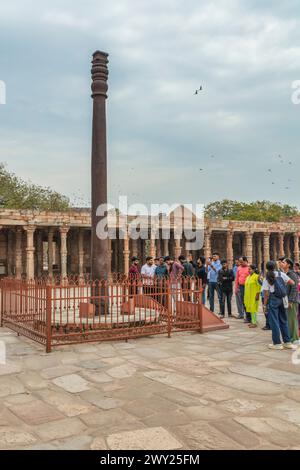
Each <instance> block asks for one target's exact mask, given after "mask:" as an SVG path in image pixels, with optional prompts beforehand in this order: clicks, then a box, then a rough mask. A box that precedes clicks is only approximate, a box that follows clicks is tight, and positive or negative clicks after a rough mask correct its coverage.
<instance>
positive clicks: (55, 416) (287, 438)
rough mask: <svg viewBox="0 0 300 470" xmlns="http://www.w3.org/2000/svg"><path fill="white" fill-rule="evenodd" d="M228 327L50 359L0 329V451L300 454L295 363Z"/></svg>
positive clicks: (262, 335)
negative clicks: (3, 345)
mask: <svg viewBox="0 0 300 470" xmlns="http://www.w3.org/2000/svg"><path fill="white" fill-rule="evenodd" d="M259 318H260V321H262V322H263V317H259ZM229 323H230V329H228V330H226V331H221V332H218V331H217V332H213V333H207V334H205V335H200V334H198V333H196V332H181V333H178V334H174V335H173V336H172V337H171V338H169V339H168V338H167V337H166V336H164V335H161V336H155V337H147V338H140V339H137V340H131V341H129V342H128V343H126V342H118V343H116V342H112V343H93V344H78V345H73V346H63V347H61V348H57V349H54V350H53V352H52V353H51V354H46V353H45V351H44V349H43V348H42V347H41V346H40V345H38V344H35V343H34V342H31V341H30V340H28V339H26V338H22V337H18V336H17V335H15V333H13V332H11V331H10V330H8V329H6V328H2V329H1V328H0V340H3V341H5V339H8V341H7V360H8V362H7V364H6V366H1V365H0V448H1V449H53V450H54V449H91V450H102V449H121V448H124V449H149V448H151V449H152V448H154V447H156V448H158V449H160V448H161V449H170V450H171V449H177V448H178V449H183V448H184V449H218V448H220V449H281V448H283V449H292V448H299V447H300V411H299V403H300V365H299V366H298V365H295V364H292V359H291V352H290V351H270V350H268V348H267V345H268V343H270V333H269V332H264V331H262V330H261V329H260V328H257V329H256V330H255V331H250V330H249V329H248V328H247V326H246V325H244V324H243V323H242V322H239V321H237V320H229ZM159 446H161V447H159Z"/></svg>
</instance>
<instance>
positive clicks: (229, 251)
mask: <svg viewBox="0 0 300 470" xmlns="http://www.w3.org/2000/svg"><path fill="white" fill-rule="evenodd" d="M233 235H234V233H233V231H232V230H229V231H228V232H227V247H226V253H227V255H226V256H227V262H228V265H229V267H230V268H232V267H233Z"/></svg>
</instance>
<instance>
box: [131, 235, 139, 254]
mask: <svg viewBox="0 0 300 470" xmlns="http://www.w3.org/2000/svg"><path fill="white" fill-rule="evenodd" d="M131 243H132V256H136V257H137V258H138V256H139V250H138V241H137V240H135V239H131Z"/></svg>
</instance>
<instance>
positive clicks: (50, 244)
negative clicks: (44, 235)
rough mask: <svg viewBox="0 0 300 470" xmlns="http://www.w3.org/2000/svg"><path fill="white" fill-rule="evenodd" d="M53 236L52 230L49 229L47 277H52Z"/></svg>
mask: <svg viewBox="0 0 300 470" xmlns="http://www.w3.org/2000/svg"><path fill="white" fill-rule="evenodd" d="M53 235H54V229H53V228H51V227H50V228H49V230H48V276H49V277H52V276H53Z"/></svg>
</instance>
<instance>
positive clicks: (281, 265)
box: [129, 253, 300, 349]
mask: <svg viewBox="0 0 300 470" xmlns="http://www.w3.org/2000/svg"><path fill="white" fill-rule="evenodd" d="M139 263H140V261H139V259H138V258H137V257H133V258H132V260H131V266H130V269H129V277H130V278H136V277H142V278H143V282H144V284H145V285H146V286H147V287H148V289H149V287H150V286H151V285H152V284H153V285H154V284H155V280H158V281H159V280H163V279H169V280H170V282H171V283H173V285H174V283H178V280H179V279H192V278H193V279H196V280H201V284H202V288H203V294H202V302H203V304H205V303H206V301H207V302H208V303H209V308H210V310H211V311H212V312H214V311H215V297H217V299H218V303H219V312H218V313H219V316H220V317H221V318H224V317H225V307H226V306H227V314H228V317H232V318H237V319H240V320H243V321H244V322H245V323H247V324H248V326H249V328H257V327H258V320H257V315H258V311H259V308H260V305H262V307H263V312H264V314H265V318H266V324H265V326H264V327H263V330H271V331H272V344H270V345H269V347H270V348H271V349H284V348H286V349H295V348H296V347H297V345H298V344H300V343H299V323H300V308H299V300H300V266H299V263H294V262H293V261H292V260H291V259H289V258H285V257H282V258H280V259H278V260H277V261H269V262H268V263H267V264H266V266H265V267H264V266H261V267H260V268H261V270H259V269H258V268H257V266H255V265H254V264H249V263H248V259H247V258H246V257H245V256H242V257H240V258H239V259H236V260H235V263H234V267H233V269H231V268H230V267H229V265H228V262H227V260H226V259H222V260H221V259H220V255H219V253H213V254H212V256H211V257H210V258H207V259H206V258H204V257H199V258H198V259H197V261H196V262H194V260H193V256H192V254H189V255H188V256H187V257H185V256H184V255H181V256H179V258H178V259H177V260H175V259H174V258H172V257H171V256H161V257H159V258H153V257H151V256H148V257H147V258H146V263H145V264H144V265H143V266H142V267H141V269H140V268H139ZM264 268H265V269H264ZM264 271H265V273H264ZM233 294H235V300H236V306H237V312H238V314H237V316H233V314H232V298H233Z"/></svg>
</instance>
